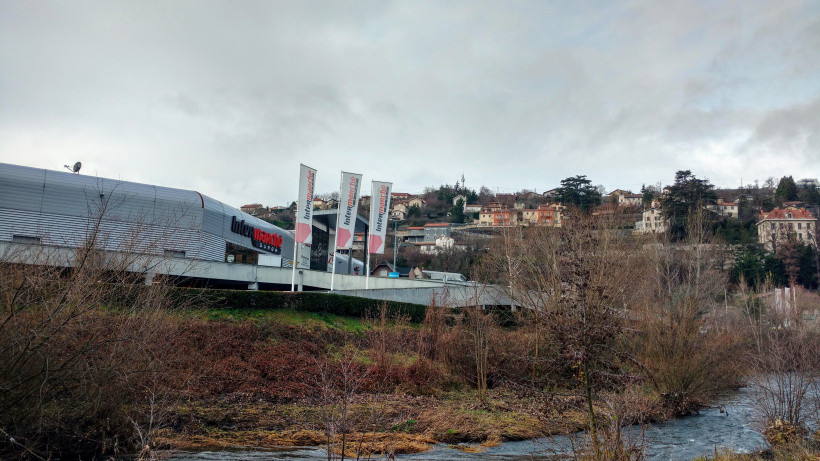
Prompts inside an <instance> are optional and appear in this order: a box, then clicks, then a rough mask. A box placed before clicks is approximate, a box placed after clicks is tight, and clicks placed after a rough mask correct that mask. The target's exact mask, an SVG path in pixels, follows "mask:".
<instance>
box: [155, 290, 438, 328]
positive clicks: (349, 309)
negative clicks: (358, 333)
mask: <svg viewBox="0 0 820 461" xmlns="http://www.w3.org/2000/svg"><path fill="white" fill-rule="evenodd" d="M171 296H172V297H173V299H174V300H175V304H177V305H183V306H184V305H202V304H205V305H210V307H215V308H224V309H237V310H241V309H254V310H256V309H294V310H297V311H305V312H319V313H328V314H335V315H344V316H348V317H365V316H367V315H368V314H370V315H372V314H374V313H375V312H377V311H378V309H379V307H380V306H381V305H382V303H384V304H386V306H387V311H388V313H389V314H390V315H397V314H398V315H402V316H406V317H408V318H409V319H410V321H411V322H416V323H418V322H421V321H422V320H424V315H425V310H426V306H421V305H418V304H409V303H400V302H395V301H383V300H380V299H369V298H359V297H355V296H344V295H338V294H331V293H321V292H309V291H301V292H290V291H240V290H212V289H199V288H174V289H172V293H171Z"/></svg>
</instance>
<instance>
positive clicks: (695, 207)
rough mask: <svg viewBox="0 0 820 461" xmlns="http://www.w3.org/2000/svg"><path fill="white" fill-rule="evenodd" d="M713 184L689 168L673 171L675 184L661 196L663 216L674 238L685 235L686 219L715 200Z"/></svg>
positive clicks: (677, 238) (678, 238)
mask: <svg viewBox="0 0 820 461" xmlns="http://www.w3.org/2000/svg"><path fill="white" fill-rule="evenodd" d="M714 189H715V186H714V185H712V184H711V183H709V180H708V179H698V178H697V177H695V175H693V174H692V172H691V171H690V170H682V171H678V172H677V173H675V184H673V185H672V186H670V187H669V193H668V194H666V195H664V196H663V197H661V208H662V209H663V214H664V217H666V219H667V220H669V230H670V232H671V234H672V238H673V239H674V240H680V239H682V238H683V237H685V236H686V227H687V221H688V220H689V218H691V217H693V216H694V215H695V213H700V212H702V211H703V209H704V208H705V207H706V206H707V205H711V204H714V203H716V202H717V195H716V194H715V190H714Z"/></svg>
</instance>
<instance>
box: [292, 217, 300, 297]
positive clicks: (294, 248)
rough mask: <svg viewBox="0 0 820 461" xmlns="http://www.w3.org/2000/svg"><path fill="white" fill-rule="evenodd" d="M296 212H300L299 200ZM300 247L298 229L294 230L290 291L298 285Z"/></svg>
mask: <svg viewBox="0 0 820 461" xmlns="http://www.w3.org/2000/svg"><path fill="white" fill-rule="evenodd" d="M296 212H297V213H298V212H299V205H298V202H297V205H296ZM297 248H299V243H298V242H296V230H295V229H294V231H293V272H292V273H291V275H290V291H295V290H294V286H295V285H296V249H297Z"/></svg>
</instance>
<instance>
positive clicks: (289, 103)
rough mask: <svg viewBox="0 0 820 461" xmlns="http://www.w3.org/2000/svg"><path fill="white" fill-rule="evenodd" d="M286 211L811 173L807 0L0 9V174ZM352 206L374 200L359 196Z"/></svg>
mask: <svg viewBox="0 0 820 461" xmlns="http://www.w3.org/2000/svg"><path fill="white" fill-rule="evenodd" d="M78 160H79V161H82V163H83V168H82V171H81V173H82V174H87V175H96V176H100V177H111V178H121V179H124V180H129V181H136V182H143V183H149V184H156V185H162V186H169V187H179V188H185V189H194V190H197V191H199V192H201V193H203V194H205V195H209V196H211V197H213V198H215V199H217V200H220V201H223V202H226V203H228V204H230V205H233V206H236V207H238V206H240V205H243V204H246V203H252V202H260V203H262V204H265V205H277V204H286V203H290V201H292V200H295V198H296V195H297V175H298V169H299V163H305V164H306V165H309V166H312V167H314V168H316V169H318V174H317V189H316V190H317V192H331V191H334V190H338V185H339V176H340V171H341V170H346V171H352V172H356V173H362V174H363V175H364V181H365V183H364V184H365V185H366V186H365V188H366V189H369V183H370V180H380V181H392V182H393V183H394V190H396V191H400V192H411V193H414V192H421V191H422V190H423V188H424V187H425V186H429V185H436V186H437V185H439V184H444V183H449V184H453V183H455V181H456V180H457V179H460V177H461V175H462V173H463V174H464V177H465V178H466V184H467V186H468V187H472V188H476V189H477V188H478V187H479V186H481V185H486V186H488V187H491V188H493V189H494V190H495V189H497V190H499V191H501V192H512V191H515V190H519V189H522V188H528V189H535V190H537V191H539V192H542V191H544V190H547V189H551V188H553V187H556V186H558V185H559V183H560V181H561V179H564V178H566V177H569V176H574V175H578V174H583V175H587V177H588V178H589V179H591V180H592V182H593V184H602V185H604V186H605V187H606V189H607V190H613V189H615V188H622V189H632V190H633V191H637V190H638V189H640V187H641V184H644V183H645V184H655V183H658V182H662V183H663V184H669V183H671V182H672V181H673V179H674V174H675V171H677V170H682V169H689V170H692V172H693V173H694V174H695V175H697V176H698V177H700V178H708V179H710V180H711V181H712V183H714V184H716V185H718V186H720V187H736V186H738V185H740V182H741V180H742V181H743V184H748V183H750V182H753V181H754V180H755V179H757V180H759V181H760V182H761V183H762V182H763V181H764V180H765V179H766V178H767V177H769V176H775V177H778V178H779V177H780V176H783V175H793V176H794V178H795V179H800V178H805V177H809V178H818V177H820V2H818V1H816V0H806V1H792V0H777V1H772V0H759V1H758V0H739V1H718V2H716V1H714V0H707V1H703V2H694V1H679V2H676V1H658V0H646V1H640V0H639V1H623V2H583V1H571V2H564V1H560V2H559V1H545V0H538V1H532V2H526V1H525V2H513V1H508V0H504V1H501V0H498V1H493V2H479V1H473V0H469V1H467V0H465V1H430V2H423V1H419V0H406V1H398V2H389V1H383V2H365V1H355V2H346V1H339V0H334V1H327V2H324V1H306V0H302V1H295V2H277V1H244V2H243V1H236V0H231V1H225V2H217V1H208V0H196V1H99V2H84V1H77V0H71V1H65V2H60V1H47V2H40V1H30V0H26V1H23V0H15V1H8V0H0V161H2V162H7V163H14V164H20V165H28V166H33V167H38V168H47V169H55V170H60V169H62V168H63V165H64V164H73V163H74V162H76V161H78ZM362 193H363V194H368V193H369V190H368V191H362Z"/></svg>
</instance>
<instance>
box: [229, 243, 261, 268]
mask: <svg viewBox="0 0 820 461" xmlns="http://www.w3.org/2000/svg"><path fill="white" fill-rule="evenodd" d="M225 262H229V263H234V264H259V253H257V252H256V251H254V250H251V249H250V248H245V247H243V246H240V245H236V244H233V243H226V244H225Z"/></svg>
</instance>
